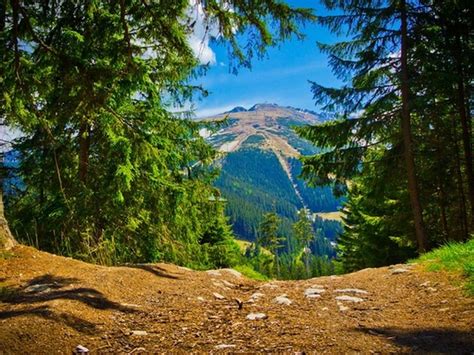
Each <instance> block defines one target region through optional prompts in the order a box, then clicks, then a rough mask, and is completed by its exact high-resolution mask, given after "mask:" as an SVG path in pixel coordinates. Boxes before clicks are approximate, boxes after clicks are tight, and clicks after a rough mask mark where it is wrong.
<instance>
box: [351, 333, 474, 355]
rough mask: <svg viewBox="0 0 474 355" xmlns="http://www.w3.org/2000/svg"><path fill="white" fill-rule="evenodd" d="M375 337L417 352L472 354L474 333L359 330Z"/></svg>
mask: <svg viewBox="0 0 474 355" xmlns="http://www.w3.org/2000/svg"><path fill="white" fill-rule="evenodd" d="M354 330H355V331H358V332H363V333H366V334H370V335H373V336H382V337H386V338H388V339H390V341H392V342H393V343H394V344H398V345H401V346H407V347H409V348H411V350H412V351H415V352H428V353H438V354H439V353H446V354H453V353H455V354H472V352H473V351H474V332H467V331H461V330H457V329H452V328H435V329H433V328H431V329H412V330H410V329H400V328H383V327H380V328H357V329H354Z"/></svg>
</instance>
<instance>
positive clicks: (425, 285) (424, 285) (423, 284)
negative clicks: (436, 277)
mask: <svg viewBox="0 0 474 355" xmlns="http://www.w3.org/2000/svg"><path fill="white" fill-rule="evenodd" d="M430 283H431V282H429V281H426V282H423V283H422V284H420V286H421V287H428V286H429V285H430Z"/></svg>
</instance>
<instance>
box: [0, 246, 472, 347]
mask: <svg viewBox="0 0 474 355" xmlns="http://www.w3.org/2000/svg"><path fill="white" fill-rule="evenodd" d="M0 285H1V288H0V292H1V293H0V299H1V300H2V301H1V302H0V353H1V354H51V353H69V354H71V353H72V352H73V350H74V349H75V348H76V346H77V345H82V346H84V347H86V348H88V349H89V350H90V352H91V353H94V354H96V353H129V354H130V353H133V354H139V353H168V352H180V353H189V352H224V351H225V352H246V353H249V352H251V353H255V352H284V353H298V352H305V353H308V352H311V353H314V352H317V353H334V354H341V353H405V352H416V353H466V354H468V353H472V352H473V351H474V335H473V330H474V299H473V298H469V297H467V296H465V295H464V293H463V290H462V289H461V287H460V282H459V280H458V279H457V277H456V276H454V275H450V274H448V273H444V272H436V273H432V272H425V271H423V270H422V267H421V266H412V267H410V266H406V265H398V266H395V267H389V268H378V269H366V270H362V271H359V272H356V273H353V274H348V275H343V276H340V277H334V276H333V277H320V278H315V279H311V280H305V281H285V282H283V281H272V282H257V281H252V280H248V279H246V278H245V277H243V276H239V275H238V274H236V273H235V272H232V270H230V271H229V270H219V271H210V272H196V271H191V270H188V269H185V268H180V267H177V266H174V265H167V264H153V265H152V264H147V265H134V266H129V267H102V266H96V265H91V264H87V263H83V262H80V261H76V260H72V259H68V258H63V257H59V256H54V255H51V254H47V253H44V252H39V251H37V250H35V249H33V248H29V247H24V246H18V247H15V249H13V255H12V256H10V257H7V258H4V259H1V260H0ZM310 287H312V288H313V289H317V290H318V291H317V292H316V293H317V294H320V297H317V296H314V298H308V297H306V296H305V291H306V290H307V289H308V288H310ZM353 288H356V289H357V290H347V289H353ZM340 289H346V290H343V291H336V290H340ZM364 291H365V292H364ZM307 292H308V291H307ZM214 293H216V294H214ZM255 293H257V295H255ZM258 293H259V294H260V295H258ZM284 294H285V295H286V296H285V297H283V298H284V299H287V300H290V301H291V304H289V305H285V304H279V303H277V302H275V297H277V296H281V295H284ZM252 295H253V297H252ZM343 295H345V296H348V297H356V299H352V301H354V300H358V301H359V302H351V301H349V300H346V301H344V300H340V301H338V300H336V297H338V296H343ZM221 297H223V298H222V299H220V298H221ZM346 298H347V297H346ZM357 298H358V299H357ZM236 299H238V300H240V301H242V302H243V304H242V307H239V304H238V303H239V302H237V301H236ZM285 302H287V301H285ZM239 308H241V309H239ZM250 313H264V314H265V319H261V320H249V319H247V316H248V315H249V314H250Z"/></svg>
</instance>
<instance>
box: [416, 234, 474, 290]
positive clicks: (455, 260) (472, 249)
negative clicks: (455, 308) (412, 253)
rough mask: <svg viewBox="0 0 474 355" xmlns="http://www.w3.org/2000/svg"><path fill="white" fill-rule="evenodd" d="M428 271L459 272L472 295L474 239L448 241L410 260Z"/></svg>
mask: <svg viewBox="0 0 474 355" xmlns="http://www.w3.org/2000/svg"><path fill="white" fill-rule="evenodd" d="M412 261H413V262H415V263H422V264H424V265H425V267H426V269H427V270H428V271H440V270H446V271H451V272H455V273H459V274H461V275H462V276H463V277H464V278H465V279H466V282H465V287H466V290H467V292H468V293H469V295H471V296H474V239H471V240H469V241H468V242H466V243H448V244H446V245H444V246H442V247H440V248H438V249H435V250H432V251H430V252H428V253H426V254H423V255H421V256H420V257H419V258H418V259H415V260H412Z"/></svg>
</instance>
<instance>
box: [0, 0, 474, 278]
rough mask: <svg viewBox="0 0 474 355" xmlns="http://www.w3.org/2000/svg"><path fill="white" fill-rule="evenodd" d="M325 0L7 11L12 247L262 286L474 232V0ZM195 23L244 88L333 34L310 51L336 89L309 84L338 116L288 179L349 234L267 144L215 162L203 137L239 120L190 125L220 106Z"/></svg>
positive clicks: (98, 3)
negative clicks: (195, 40)
mask: <svg viewBox="0 0 474 355" xmlns="http://www.w3.org/2000/svg"><path fill="white" fill-rule="evenodd" d="M320 3H321V4H322V5H323V6H324V7H325V9H326V10H327V11H328V12H329V13H331V15H325V16H321V15H319V14H318V13H316V12H315V11H314V10H313V9H309V8H297V7H294V6H290V5H289V4H287V3H285V2H283V1H279V0H261V1H245V0H230V1H220V0H208V1H198V0H196V1H194V0H192V1H190V0H177V1H151V0H111V1H102V0H85V1H72V0H64V1H52V0H38V1H24V0H0V46H1V51H0V57H1V61H0V125H1V128H2V129H5V130H8V131H9V132H14V134H13V136H14V138H12V139H9V140H5V139H3V137H0V138H2V140H0V145H1V146H2V150H1V161H2V165H1V176H0V178H1V180H2V184H0V186H1V189H2V191H0V192H1V195H3V196H4V197H3V201H4V204H5V216H6V219H7V220H8V224H9V227H10V230H11V232H12V234H13V236H14V237H15V239H16V240H18V241H19V242H21V243H24V244H28V245H33V246H35V247H37V248H38V249H41V250H45V251H48V252H52V253H56V254H60V255H65V256H70V257H73V258H77V259H81V260H85V261H89V262H94V263H98V264H104V265H122V264H127V263H147V262H158V261H162V262H169V263H175V264H178V265H183V266H188V267H191V268H194V269H210V268H224V267H233V268H236V269H237V270H240V271H242V272H244V273H246V274H248V275H251V276H252V277H255V278H263V279H265V278H279V279H301V278H310V277H314V276H319V275H329V274H334V273H341V272H349V271H353V270H359V269H363V268H367V267H377V266H383V265H389V264H393V263H399V262H404V261H407V260H408V259H410V258H413V257H416V256H418V255H420V254H423V253H426V252H428V251H430V250H431V249H433V248H436V247H438V246H441V245H443V244H445V243H447V242H452V241H453V242H465V241H468V240H469V239H471V238H472V236H473V233H474V167H473V153H472V147H473V130H472V115H473V113H474V109H473V102H474V88H473V83H474V24H473V19H474V13H473V12H474V4H473V3H472V1H470V0H443V1H441V0H321V1H320ZM196 13H198V14H200V15H199V16H200V17H199V18H197V17H196ZM198 21H204V24H205V27H206V29H209V28H213V29H216V30H217V31H218V35H216V36H215V38H214V39H213V40H214V41H216V42H218V43H219V44H220V45H222V46H225V48H226V49H227V53H228V55H227V61H228V66H229V71H231V72H232V73H235V74H236V75H237V76H238V74H239V71H241V70H246V69H248V68H251V67H252V63H253V62H254V61H255V60H259V59H264V58H265V56H266V54H267V52H268V50H269V49H270V48H275V47H278V46H280V45H284V43H285V41H288V40H290V39H292V38H293V39H294V38H296V39H304V29H305V25H308V24H318V25H320V26H322V27H325V29H326V30H328V31H330V32H331V34H333V35H334V36H337V38H338V39H339V40H338V42H335V43H329V44H328V43H317V48H314V50H315V51H316V50H319V51H322V52H323V53H325V54H326V55H327V63H328V64H327V65H328V70H332V72H333V73H334V75H335V76H336V77H337V78H338V80H339V81H340V82H341V83H342V84H341V85H337V86H335V87H329V86H325V85H323V84H321V83H319V82H318V81H317V80H316V78H311V77H308V80H310V81H311V82H310V83H311V86H310V90H311V93H312V95H313V97H314V104H315V105H316V106H317V107H321V108H322V110H323V111H324V113H325V115H327V117H331V118H330V119H325V120H324V121H323V122H321V123H319V124H315V125H296V126H294V127H293V128H292V129H293V130H294V132H296V133H297V134H298V135H299V137H301V138H303V139H305V140H307V141H308V142H307V143H304V144H303V145H302V146H301V147H300V148H301V152H302V153H303V155H302V156H301V157H300V158H299V159H296V158H293V159H291V160H290V161H289V167H290V171H291V173H292V175H294V176H299V177H301V179H303V180H297V187H298V190H299V191H300V192H301V195H302V198H303V200H304V201H306V203H307V204H308V207H309V208H310V209H311V210H313V211H318V212H330V211H335V210H337V209H339V210H340V211H341V213H342V216H343V217H342V224H340V223H339V222H337V221H330V220H324V219H321V218H313V216H310V215H309V213H308V212H307V210H306V208H305V206H304V205H303V204H302V203H301V200H300V199H299V197H298V196H297V195H296V194H295V193H294V189H293V186H291V184H290V183H289V181H288V179H287V178H286V176H284V175H283V174H281V173H280V172H281V169H279V168H277V165H278V166H279V162H278V159H277V157H276V156H275V155H274V154H272V153H270V152H264V151H257V150H255V149H254V148H252V146H251V145H249V146H247V147H244V148H243V149H240V150H238V151H235V152H232V153H229V154H228V155H227V157H226V160H225V162H224V165H223V166H219V164H216V161H219V159H221V155H220V153H219V152H218V151H217V150H216V149H215V148H213V146H212V145H211V144H210V142H209V141H208V140H206V139H205V138H203V137H202V135H201V134H200V132H201V131H202V130H203V129H206V130H209V131H211V132H216V131H218V130H219V129H220V128H221V127H222V125H223V124H228V123H229V122H227V123H226V122H220V121H216V122H213V121H198V120H196V119H194V116H193V103H194V102H196V101H197V100H200V99H204V98H205V97H206V96H207V95H208V94H209V93H208V91H207V90H206V87H203V86H201V85H196V84H195V83H196V79H197V78H202V77H204V76H205V75H206V72H207V71H208V70H209V67H210V64H209V63H203V62H202V61H200V60H199V58H198V57H197V56H196V54H195V53H194V52H193V49H192V48H191V46H190V44H189V41H188V36H189V35H190V34H192V33H193V31H194V30H195V28H196V26H197V22H198ZM312 45H314V44H312ZM282 122H283V121H282ZM285 122H286V124H291V118H287V120H286V121H285ZM230 123H232V122H230ZM253 139H258V138H255V137H254V138H253ZM249 143H252V142H249ZM254 143H255V142H254ZM310 144H311V145H312V146H310ZM243 162H245V163H243ZM263 162H264V163H263ZM262 166H266V167H270V168H269V171H260V170H259V169H260V168H261V167H262ZM272 167H274V168H272ZM246 181H254V182H255V183H256V184H248V183H246ZM256 185H258V186H259V188H258V189H256V188H255V186H256ZM221 190H222V191H221ZM224 195H225V198H222V196H224ZM0 202H1V199H0ZM2 207H3V206H2ZM2 210H3V208H2ZM237 216H239V217H237ZM243 237H244V238H246V239H248V240H249V242H250V243H249V244H246V245H245V246H244V247H242V245H241V244H239V243H238V242H237V240H236V239H238V238H239V239H241V238H243ZM0 238H3V236H0ZM0 242H1V240H0ZM0 244H1V243H0Z"/></svg>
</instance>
